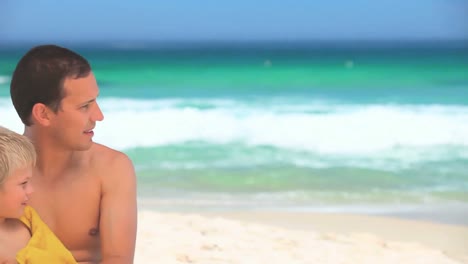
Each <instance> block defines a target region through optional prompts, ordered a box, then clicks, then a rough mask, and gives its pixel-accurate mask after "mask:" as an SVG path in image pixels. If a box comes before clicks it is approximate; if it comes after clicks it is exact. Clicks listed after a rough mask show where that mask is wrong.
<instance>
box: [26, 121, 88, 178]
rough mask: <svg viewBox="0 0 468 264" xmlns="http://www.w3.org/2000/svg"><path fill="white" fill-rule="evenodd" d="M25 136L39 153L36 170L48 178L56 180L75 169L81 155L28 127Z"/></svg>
mask: <svg viewBox="0 0 468 264" xmlns="http://www.w3.org/2000/svg"><path fill="white" fill-rule="evenodd" d="M24 135H25V136H27V137H28V138H29V139H30V140H31V141H32V142H33V144H34V147H35V149H36V153H37V160H36V170H37V171H38V172H39V173H40V174H41V175H42V176H43V177H46V178H51V179H53V178H56V177H59V176H60V175H62V174H63V172H64V171H65V170H66V169H70V168H73V167H74V165H75V164H76V162H77V158H78V156H79V153H78V152H77V151H73V150H70V149H66V148H65V147H64V146H61V145H58V144H57V142H56V140H55V139H54V138H52V137H50V136H49V135H45V134H44V133H41V131H37V130H33V129H32V128H30V127H26V128H25V131H24Z"/></svg>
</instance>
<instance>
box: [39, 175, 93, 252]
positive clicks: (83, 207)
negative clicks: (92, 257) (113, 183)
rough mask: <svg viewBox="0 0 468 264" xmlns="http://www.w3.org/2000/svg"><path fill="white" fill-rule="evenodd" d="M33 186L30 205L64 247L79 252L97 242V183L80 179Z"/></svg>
mask: <svg viewBox="0 0 468 264" xmlns="http://www.w3.org/2000/svg"><path fill="white" fill-rule="evenodd" d="M36 185H38V186H37V187H35V192H34V193H33V195H32V198H31V206H32V207H33V208H35V209H36V211H37V212H38V214H39V216H40V217H41V218H42V220H43V221H44V222H45V223H46V224H47V225H48V226H49V228H50V229H51V230H52V231H53V232H54V233H55V234H56V235H57V237H58V238H59V239H60V240H61V241H62V242H63V243H64V244H65V246H67V248H69V249H70V250H71V249H82V248H86V247H88V246H89V245H92V244H94V243H97V241H98V240H99V217H100V214H99V211H100V199H101V193H100V186H99V183H97V182H94V181H90V180H86V179H84V180H78V181H71V182H68V183H65V184H57V185H55V186H48V185H45V184H42V185H41V184H36ZM93 241H94V242H93Z"/></svg>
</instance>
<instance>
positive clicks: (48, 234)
mask: <svg viewBox="0 0 468 264" xmlns="http://www.w3.org/2000/svg"><path fill="white" fill-rule="evenodd" d="M20 220H21V221H22V222H23V223H24V224H25V225H26V226H27V227H28V228H29V231H30V232H31V239H30V240H29V242H28V244H27V245H26V247H25V248H23V249H21V250H20V251H19V252H18V253H17V254H16V261H18V263H19V264H23V263H24V264H26V263H27V264H36V263H37V264H41V263H77V262H76V261H75V259H74V258H73V255H72V254H71V253H70V251H69V250H68V249H67V248H65V246H64V245H63V244H62V242H60V240H59V239H58V238H57V237H56V236H55V234H54V233H52V231H51V230H50V229H49V227H48V226H47V225H46V224H45V223H44V222H43V221H42V219H41V218H40V217H39V215H38V214H37V212H36V211H35V210H34V209H33V208H32V207H30V206H26V208H25V209H24V214H23V216H22V217H21V218H20Z"/></svg>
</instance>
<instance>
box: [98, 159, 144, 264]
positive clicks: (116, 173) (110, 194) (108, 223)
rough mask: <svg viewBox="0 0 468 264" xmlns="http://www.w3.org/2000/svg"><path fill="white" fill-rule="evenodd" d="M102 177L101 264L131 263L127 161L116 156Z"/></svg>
mask: <svg viewBox="0 0 468 264" xmlns="http://www.w3.org/2000/svg"><path fill="white" fill-rule="evenodd" d="M104 166H106V167H107V168H108V169H106V171H105V173H106V175H103V176H102V179H103V180H102V181H103V182H102V198H101V219H100V224H99V229H100V233H101V250H102V263H112V264H118V263H125V264H128V263H133V257H134V254H135V242H136V230H137V202H136V176H135V170H134V168H133V164H132V162H131V161H130V159H129V158H128V157H127V156H126V155H125V154H122V153H118V154H117V156H116V157H115V158H113V159H112V161H111V162H110V164H106V165H104Z"/></svg>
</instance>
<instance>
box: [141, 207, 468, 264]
mask: <svg viewBox="0 0 468 264" xmlns="http://www.w3.org/2000/svg"><path fill="white" fill-rule="evenodd" d="M135 263H167V264H170V263H206V264H210V263H468V227H466V226H456V225H446V224H438V223H432V222H427V221H419V220H418V221H416V220H406V219H399V218H391V217H375V216H365V215H350V214H349V215H348V214H327V213H320V214H318V213H294V212H291V213H290V212H250V211H241V212H223V213H202V214H195V213H190V214H185V213H184V214H180V213H167V212H164V213H161V212H156V211H149V210H140V213H139V226H138V238H137V247H136V252H135Z"/></svg>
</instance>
